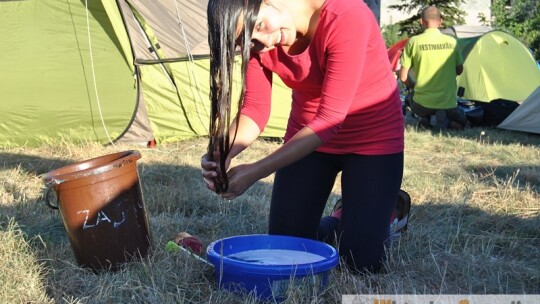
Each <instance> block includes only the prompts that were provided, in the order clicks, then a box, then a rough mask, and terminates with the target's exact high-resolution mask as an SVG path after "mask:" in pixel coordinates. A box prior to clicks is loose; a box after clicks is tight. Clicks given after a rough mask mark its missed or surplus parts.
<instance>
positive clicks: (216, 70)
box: [207, 0, 262, 193]
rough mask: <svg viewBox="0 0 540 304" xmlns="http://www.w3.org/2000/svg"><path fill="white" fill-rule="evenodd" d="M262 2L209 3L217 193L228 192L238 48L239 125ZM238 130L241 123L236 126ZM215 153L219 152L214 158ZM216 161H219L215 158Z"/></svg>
mask: <svg viewBox="0 0 540 304" xmlns="http://www.w3.org/2000/svg"><path fill="white" fill-rule="evenodd" d="M261 2H262V0H209V1H208V8H207V20H208V45H209V46H210V102H211V113H210V141H209V144H208V149H207V152H208V158H209V160H213V161H216V162H217V163H218V164H219V166H218V168H217V173H218V176H217V177H216V178H214V184H215V185H216V192H217V193H222V192H226V191H227V188H228V186H229V180H228V178H227V172H226V167H225V161H226V159H227V156H228V155H229V152H230V146H231V144H232V142H234V138H233V139H232V142H231V139H230V137H229V126H230V124H231V104H232V101H231V97H232V95H231V94H232V89H233V66H234V57H235V55H236V54H237V47H238V46H239V47H240V49H241V55H242V79H241V83H242V89H241V92H240V97H239V99H238V112H237V115H236V117H235V119H236V120H237V122H238V118H239V115H240V109H241V106H242V102H243V100H244V94H245V91H246V88H245V74H246V71H247V63H248V61H249V52H250V43H251V34H252V31H253V28H254V26H255V22H256V19H257V14H258V13H259V8H260V6H261ZM240 17H243V20H244V22H243V28H242V32H241V33H240V36H239V37H237V31H236V30H237V24H238V19H239V18H240ZM236 126H237V127H238V123H237V124H236ZM214 152H218V153H217V155H214ZM215 158H217V159H215Z"/></svg>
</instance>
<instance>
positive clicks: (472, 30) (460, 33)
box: [441, 25, 493, 38]
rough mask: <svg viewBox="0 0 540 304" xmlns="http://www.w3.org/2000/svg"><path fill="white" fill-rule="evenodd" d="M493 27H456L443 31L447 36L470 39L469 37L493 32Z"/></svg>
mask: <svg viewBox="0 0 540 304" xmlns="http://www.w3.org/2000/svg"><path fill="white" fill-rule="evenodd" d="M492 30H493V28H492V27H491V26H483V25H454V26H450V27H448V28H445V29H442V30H441V31H442V32H443V33H445V34H449V35H452V36H454V37H456V38H469V37H478V36H481V35H483V34H485V33H487V32H490V31H492Z"/></svg>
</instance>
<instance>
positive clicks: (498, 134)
mask: <svg viewBox="0 0 540 304" xmlns="http://www.w3.org/2000/svg"><path fill="white" fill-rule="evenodd" d="M405 125H406V127H408V128H414V129H416V130H417V131H418V132H428V133H431V134H432V135H439V134H441V133H442V134H444V135H445V136H451V137H459V138H464V139H469V140H474V141H478V142H480V143H482V144H486V145H491V144H498V145H515V144H520V145H523V146H532V147H540V134H534V133H526V132H518V131H510V130H505V129H498V128H495V127H472V128H467V129H465V130H461V131H458V130H450V131H440V130H436V129H425V128H422V127H419V126H418V123H417V122H416V121H414V119H412V118H407V119H406V123H405Z"/></svg>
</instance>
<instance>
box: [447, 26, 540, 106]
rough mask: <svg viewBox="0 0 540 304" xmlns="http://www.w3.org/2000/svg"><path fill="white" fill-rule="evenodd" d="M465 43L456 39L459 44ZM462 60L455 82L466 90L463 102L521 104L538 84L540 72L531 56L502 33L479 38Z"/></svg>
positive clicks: (490, 33)
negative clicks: (509, 101)
mask: <svg viewBox="0 0 540 304" xmlns="http://www.w3.org/2000/svg"><path fill="white" fill-rule="evenodd" d="M468 39H473V38H468ZM465 41H467V40H462V39H458V44H462V42H465ZM469 43H470V42H469ZM464 59H465V62H464V64H463V66H464V69H463V73H462V74H461V75H460V76H458V78H457V82H458V86H460V87H464V88H465V94H464V95H463V97H464V98H466V99H470V100H476V101H483V102H489V101H492V100H495V99H506V100H512V101H516V102H521V101H523V100H524V99H525V98H527V96H529V95H530V94H531V93H532V92H533V91H534V90H535V89H536V87H537V86H538V84H539V83H540V70H539V69H538V68H537V67H536V61H535V60H534V57H533V55H532V53H531V52H530V51H529V49H528V48H527V47H526V46H525V45H524V44H523V43H522V42H521V41H519V40H518V39H517V38H515V37H514V36H512V35H510V34H508V33H505V32H502V31H491V32H488V33H486V34H484V35H482V36H479V37H478V38H477V40H476V42H474V45H473V46H472V48H471V49H470V51H469V52H468V54H466V57H465V58H464Z"/></svg>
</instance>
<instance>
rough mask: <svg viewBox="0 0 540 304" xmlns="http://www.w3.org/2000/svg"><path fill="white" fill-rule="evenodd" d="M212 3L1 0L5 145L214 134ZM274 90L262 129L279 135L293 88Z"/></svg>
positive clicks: (0, 132)
mask: <svg viewBox="0 0 540 304" xmlns="http://www.w3.org/2000/svg"><path fill="white" fill-rule="evenodd" d="M206 4H207V1H204V0H188V1H181V2H180V1H175V0H162V1H132V0H95V1H86V0H47V1H42V0H25V1H15V0H2V1H0V33H1V34H0V36H1V37H2V43H0V111H1V113H2V118H0V145H4V146H21V145H30V146H35V145H39V144H43V143H54V142H58V141H67V142H75V143H79V142H86V141H91V142H99V143H103V144H106V143H110V142H115V141H118V142H127V143H136V144H146V143H147V142H149V141H152V140H155V141H157V142H158V143H163V142H172V141H178V140H182V139H186V138H190V137H195V136H205V135H208V121H209V100H208V92H209V89H208V82H209V81H208V80H209V69H208V45H207V29H206ZM237 70H238V69H237ZM275 78H278V77H275ZM236 87H237V88H239V84H238V83H237V84H236ZM273 94H274V95H273V99H274V100H275V102H274V103H273V108H272V115H271V119H270V122H269V124H268V126H267V128H266V130H265V131H264V133H263V136H268V137H281V136H283V134H284V130H285V127H286V120H287V117H288V113H289V111H290V98H291V97H290V90H289V89H287V88H286V87H285V86H284V85H283V84H282V83H281V82H279V81H278V80H276V81H275V84H274V92H273Z"/></svg>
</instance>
